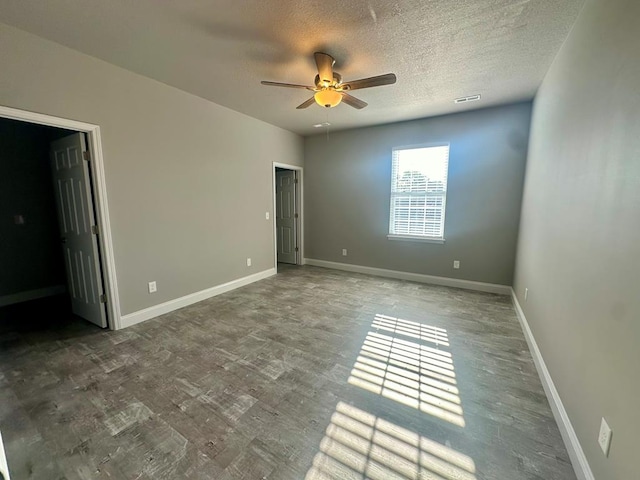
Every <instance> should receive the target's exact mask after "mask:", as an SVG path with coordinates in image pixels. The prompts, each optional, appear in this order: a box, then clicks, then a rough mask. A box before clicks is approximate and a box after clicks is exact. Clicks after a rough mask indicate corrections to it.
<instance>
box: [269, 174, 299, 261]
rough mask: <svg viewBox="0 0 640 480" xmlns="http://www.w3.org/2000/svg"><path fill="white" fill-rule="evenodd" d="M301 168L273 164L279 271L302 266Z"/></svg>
mask: <svg viewBox="0 0 640 480" xmlns="http://www.w3.org/2000/svg"><path fill="white" fill-rule="evenodd" d="M302 173H303V171H302V167H297V166H293V165H286V164H280V163H274V164H273V203H274V209H273V211H274V215H275V219H274V243H275V257H276V268H280V267H282V266H284V265H302V263H303V258H304V256H303V249H302V246H303V231H302V225H303V223H302V214H303V211H302V198H303V197H302V194H303V184H302Z"/></svg>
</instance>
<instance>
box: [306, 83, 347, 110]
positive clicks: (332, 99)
mask: <svg viewBox="0 0 640 480" xmlns="http://www.w3.org/2000/svg"><path fill="white" fill-rule="evenodd" d="M313 98H314V99H315V100H316V103H317V104H318V105H320V106H321V107H326V108H331V107H335V106H336V105H338V104H339V103H340V102H341V101H342V95H341V94H340V93H339V92H336V91H335V90H333V89H329V88H327V89H324V90H320V91H319V92H316V94H315V95H314V96H313Z"/></svg>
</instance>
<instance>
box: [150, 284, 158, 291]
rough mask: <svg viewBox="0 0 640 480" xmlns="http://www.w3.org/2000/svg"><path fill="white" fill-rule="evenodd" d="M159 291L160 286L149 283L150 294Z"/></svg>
mask: <svg viewBox="0 0 640 480" xmlns="http://www.w3.org/2000/svg"><path fill="white" fill-rule="evenodd" d="M157 291H158V285H157V284H156V282H149V293H155V292H157Z"/></svg>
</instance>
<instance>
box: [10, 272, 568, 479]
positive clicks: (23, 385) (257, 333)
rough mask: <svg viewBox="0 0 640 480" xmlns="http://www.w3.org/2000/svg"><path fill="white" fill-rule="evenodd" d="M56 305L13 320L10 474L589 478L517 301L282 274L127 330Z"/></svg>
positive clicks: (17, 311)
mask: <svg viewBox="0 0 640 480" xmlns="http://www.w3.org/2000/svg"><path fill="white" fill-rule="evenodd" d="M41 305H42V303H41ZM44 306H45V307H46V308H45V309H44V310H43V309H40V310H38V309H36V310H35V311H36V312H38V314H37V316H38V320H39V321H40V328H35V327H33V326H32V325H31V323H30V322H27V320H26V317H27V316H30V317H33V315H34V309H33V307H31V308H29V307H28V306H23V307H20V308H18V307H16V306H14V307H7V308H5V309H4V310H2V311H0V322H2V325H0V326H2V328H0V431H1V432H2V435H3V437H4V441H5V447H6V450H7V455H8V460H9V465H10V470H11V473H12V478H13V479H14V480H22V479H47V480H49V479H63V478H65V479H94V478H95V479H98V478H99V479H106V478H109V479H139V480H142V479H145V480H146V479H181V478H189V479H221V480H231V479H252V480H253V479H257V480H261V479H269V480H274V479H275V480H290V479H291V480H293V479H296V480H301V479H309V480H310V479H318V480H319V479H327V480H329V479H352V478H353V479H362V478H371V479H376V480H382V479H402V480H407V479H418V478H419V479H433V480H440V479H445V480H453V479H461V480H480V479H484V480H490V479H491V480H518V479H527V480H534V479H535V480H556V479H557V480H560V479H562V480H564V479H575V476H574V474H573V470H572V468H571V465H570V463H569V459H568V456H567V452H566V450H565V447H564V446H563V443H562V440H561V437H560V433H559V431H558V428H557V426H556V424H555V422H554V420H553V417H552V413H551V410H550V408H549V405H548V403H547V400H546V398H545V395H544V392H543V389H542V386H541V384H540V381H539V379H538V376H537V374H536V371H535V367H534V365H533V362H532V359H531V355H530V353H529V351H528V349H527V345H526V342H525V340H524V337H523V335H522V332H521V330H520V326H519V324H518V322H517V319H516V317H515V313H514V310H513V307H512V305H511V301H510V299H509V298H508V297H506V296H499V295H492V294H485V293H478V292H471V291H465V290H458V289H453V288H446V287H438V286H430V285H422V284H417V283H411V282H404V281H396V280H389V279H383V278H377V277H370V276H365V275H357V274H350V273H345V272H339V271H332V270H327V269H321V268H314V267H284V266H283V267H281V268H280V273H279V274H278V275H277V276H274V277H271V278H269V279H266V280H263V281H260V282H257V283H254V284H252V285H249V286H246V287H243V288H240V289H238V290H235V291H233V292H229V293H226V294H224V295H220V296H218V297H215V298H212V299H209V300H207V301H204V302H201V303H198V304H195V305H192V306H190V307H187V308H184V309H182V310H179V311H176V312H173V313H170V314H167V315H164V316H162V317H160V318H158V319H154V320H150V321H147V322H144V323H142V324H139V325H136V326H134V327H131V328H128V329H125V330H121V331H117V332H112V331H103V330H100V329H98V328H94V327H93V326H92V325H90V324H88V323H85V322H82V321H78V320H70V319H69V316H68V315H65V314H64V313H61V314H59V315H56V313H55V309H54V308H52V307H51V306H49V305H47V304H46V302H45V304H44ZM63 312H64V309H63ZM54 324H56V325H54ZM47 325H48V326H47Z"/></svg>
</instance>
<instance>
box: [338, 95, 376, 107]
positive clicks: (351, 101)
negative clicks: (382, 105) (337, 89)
mask: <svg viewBox="0 0 640 480" xmlns="http://www.w3.org/2000/svg"><path fill="white" fill-rule="evenodd" d="M341 95H342V101H343V102H344V103H346V104H347V105H349V106H350V107H353V108H357V109H358V110H360V109H362V108H364V107H366V106H367V105H369V104H368V103H367V102H363V101H362V100H360V99H359V98H356V97H353V96H351V95H349V94H348V93H344V92H341Z"/></svg>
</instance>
